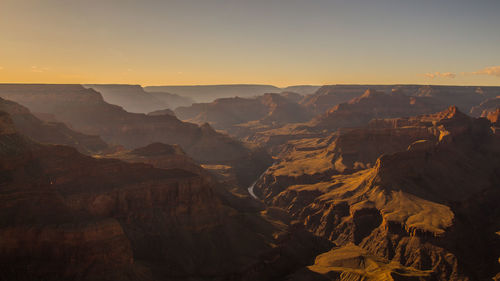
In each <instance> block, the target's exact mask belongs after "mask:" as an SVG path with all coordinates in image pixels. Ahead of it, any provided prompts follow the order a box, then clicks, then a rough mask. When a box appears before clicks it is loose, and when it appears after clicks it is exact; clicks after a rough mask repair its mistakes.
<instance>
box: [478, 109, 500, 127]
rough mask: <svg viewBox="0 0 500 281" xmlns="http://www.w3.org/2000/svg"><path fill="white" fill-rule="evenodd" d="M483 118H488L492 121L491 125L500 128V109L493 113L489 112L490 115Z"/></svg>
mask: <svg viewBox="0 0 500 281" xmlns="http://www.w3.org/2000/svg"><path fill="white" fill-rule="evenodd" d="M482 117H486V118H487V119H488V120H490V122H491V124H493V125H494V126H497V127H498V126H500V108H497V109H496V110H494V111H491V112H488V114H486V116H484V115H483V116H482Z"/></svg>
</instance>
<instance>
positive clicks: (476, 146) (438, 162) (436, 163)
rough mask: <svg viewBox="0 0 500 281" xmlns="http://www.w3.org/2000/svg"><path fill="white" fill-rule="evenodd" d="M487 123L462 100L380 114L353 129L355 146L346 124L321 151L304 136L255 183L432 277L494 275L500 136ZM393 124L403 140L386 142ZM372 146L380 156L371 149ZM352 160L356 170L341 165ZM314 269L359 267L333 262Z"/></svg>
mask: <svg viewBox="0 0 500 281" xmlns="http://www.w3.org/2000/svg"><path fill="white" fill-rule="evenodd" d="M490 126H491V123H490V122H489V121H488V120H486V119H482V118H480V119H474V118H471V117H468V116H466V115H465V114H463V113H461V112H460V111H458V109H457V108H456V107H450V108H448V109H447V110H445V111H442V112H439V113H437V114H431V115H423V116H418V117H409V118H400V119H389V120H376V121H373V122H372V123H371V124H370V125H369V126H368V127H366V128H364V129H363V128H360V129H359V130H360V131H363V130H364V132H365V134H361V133H359V132H356V133H351V132H348V133H346V135H349V134H350V135H351V136H353V137H354V136H356V137H358V138H359V141H358V142H359V143H360V147H358V148H357V149H352V148H351V149H350V148H349V147H350V145H351V146H352V144H351V143H358V142H356V141H354V139H352V138H351V139H350V140H351V141H350V142H347V144H346V143H344V142H343V141H342V138H344V137H345V136H344V135H342V134H340V135H337V136H332V138H331V140H329V141H324V142H323V143H322V142H319V144H321V145H322V146H323V147H321V145H320V147H318V148H317V151H314V149H311V148H306V149H304V148H305V147H302V151H301V147H300V145H304V144H300V143H299V144H298V147H297V149H296V150H293V149H291V150H290V152H289V154H288V156H285V157H284V159H285V160H284V161H282V162H280V163H277V164H275V165H274V166H273V167H272V168H270V169H269V170H268V172H266V175H264V176H263V177H262V178H261V180H260V181H259V182H258V183H257V185H256V187H255V189H256V193H257V195H258V196H260V198H264V200H265V201H266V202H267V203H268V204H269V205H273V206H279V207H282V208H284V209H286V210H287V211H288V212H289V213H290V214H291V215H292V216H293V217H295V218H296V219H298V220H299V221H301V222H302V223H303V224H304V226H305V227H306V228H307V229H309V230H311V231H313V232H314V233H315V234H316V235H319V236H322V237H326V238H328V239H330V240H331V241H333V242H335V243H336V244H337V245H348V244H349V243H354V244H356V245H358V246H359V247H361V248H363V249H364V250H366V251H368V252H369V253H370V254H374V255H376V256H378V257H382V258H385V259H389V260H392V261H395V262H397V263H399V264H400V265H402V266H409V267H412V268H414V269H416V270H422V271H427V274H430V275H429V276H430V278H431V279H432V278H437V279H445V280H462V279H464V278H467V277H468V278H472V279H477V278H480V277H481V276H482V277H490V276H492V274H491V271H492V270H493V268H494V263H495V262H496V260H495V258H493V257H495V253H494V251H492V250H491V249H490V247H488V246H487V245H488V244H489V243H495V242H494V239H493V236H492V235H491V234H492V233H494V232H495V231H496V230H495V229H496V228H498V227H499V226H498V224H491V223H490V222H491V221H498V219H499V218H500V209H499V208H498V206H496V204H495V203H494V202H495V201H496V200H498V199H499V198H500V190H499V189H498V183H499V182H500V178H499V175H500V174H499V172H500V160H499V159H500V158H499V156H500V139H499V138H498V136H497V135H495V134H494V133H493V132H492V130H491V128H490ZM391 134H392V135H394V136H398V135H399V136H400V137H399V140H400V141H401V143H400V144H395V145H390V146H387V147H386V149H387V151H383V150H384V149H383V147H384V146H381V143H384V139H387V140H389V139H391V140H397V139H398V137H387V136H385V137H384V135H391ZM402 136H404V137H402ZM348 139H349V138H348ZM363 139H365V140H364V141H362V140H363ZM309 145H311V144H309ZM363 146H365V147H366V148H365V149H363V148H362V147H363ZM332 147H334V149H332ZM390 147H399V151H390V150H391V149H390ZM370 148H371V149H372V151H370ZM380 148H382V150H380V151H377V149H380ZM352 151H356V153H360V155H358V156H356V157H354V159H360V160H362V159H365V161H366V162H364V165H363V166H361V164H359V166H358V167H357V168H356V169H352V167H353V166H352V164H351V166H349V165H345V164H343V165H339V161H340V163H349V161H345V159H348V158H349V154H350V152H352ZM375 152H378V153H379V156H378V157H376V158H372V157H373V156H374V155H375V154H376V153H375ZM301 153H304V154H307V155H308V156H312V157H308V156H300V154H301ZM343 153H346V154H347V155H346V156H345V157H344V156H343ZM314 155H320V156H318V157H315V156H314ZM328 157H330V158H328ZM325 159H329V160H328V161H327V160H325ZM360 163H363V161H360ZM346 166H347V167H350V168H351V170H344V169H339V167H342V168H344V167H346ZM483 207H484V209H483ZM486 209H488V210H489V211H486ZM490 211H491V212H490ZM472 226H474V227H475V228H476V229H481V231H480V232H476V231H472V230H471V227H472ZM478 241H481V242H478ZM483 241H484V242H483ZM486 257H488V258H486ZM479 260H480V261H481V262H478V261H479ZM317 262H319V263H320V264H321V263H322V262H321V261H318V260H317ZM479 264H481V270H480V271H477V270H475V269H476V267H477V265H479ZM309 270H311V268H309ZM314 270H315V271H318V270H319V271H321V274H324V273H325V272H326V271H328V272H329V271H341V272H342V271H344V272H352V271H353V270H352V269H349V270H348V269H346V270H340V269H338V268H337V269H335V266H333V265H332V266H331V267H330V269H328V270H327V269H324V268H323V269H321V268H318V267H316V268H314ZM314 270H313V271H314ZM358 273H359V271H358ZM365 274H368V273H366V272H365ZM490 274H491V275H490Z"/></svg>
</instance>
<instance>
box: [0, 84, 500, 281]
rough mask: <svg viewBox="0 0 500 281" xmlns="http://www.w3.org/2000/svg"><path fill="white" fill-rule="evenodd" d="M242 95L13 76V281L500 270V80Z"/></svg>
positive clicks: (9, 213)
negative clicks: (22, 80) (17, 80)
mask: <svg viewBox="0 0 500 281" xmlns="http://www.w3.org/2000/svg"><path fill="white" fill-rule="evenodd" d="M233 86H234V85H233ZM233 86H231V87H230V86H224V87H221V86H213V87H208V88H209V89H208V90H206V89H205V88H203V87H204V86H199V87H186V89H182V90H186V91H187V92H182V91H178V92H176V91H174V90H176V89H177V88H175V87H172V88H162V87H158V88H155V87H144V88H143V87H141V86H139V85H90V84H89V85H85V87H84V86H82V85H51V84H43V85H42V84H0V97H1V98H0V154H1V158H0V202H1V204H0V218H1V220H0V221H1V223H0V261H1V262H0V280H35V279H36V280H151V281H154V280H172V281H173V280H200V281H201V280H487V279H491V278H493V277H495V276H497V277H498V274H499V273H498V272H500V268H499V266H500V264H499V263H498V257H499V256H500V254H499V253H498V249H500V239H499V237H500V236H498V231H499V230H500V224H499V222H500V208H499V207H498V201H499V200H500V189H499V186H500V134H499V132H500V130H499V129H498V128H499V121H498V120H499V116H500V108H499V107H498V104H497V99H498V96H499V94H500V87H468V86H467V87H465V86H464V87H460V86H423V85H326V86H322V87H313V86H298V87H289V88H277V87H268V86H265V87H264V86H263V87H260V86H259V87H254V86H251V85H247V86H245V87H243V86H241V87H243V88H245V90H244V91H243V90H242V91H241V94H234V95H233V93H234V92H235V91H236V92H237V91H238V89H239V88H238V87H240V86H234V87H233ZM221 89H222V90H221ZM205 90H206V91H205ZM155 91H162V92H163V93H167V92H168V93H172V94H171V95H175V94H181V95H183V96H184V94H185V93H189V91H193V92H192V94H186V95H185V96H186V97H188V98H184V99H183V102H185V103H184V104H182V105H181V106H177V107H175V108H174V107H172V106H171V104H173V103H171V104H169V102H168V100H167V99H164V100H161V99H159V98H158V95H157V94H159V93H160V92H155ZM217 91H221V92H220V93H219V95H220V96H219V97H217V98H216V99H215V100H208V98H207V97H210V96H212V95H215V96H216V95H217V93H216V92H217ZM199 96H204V98H207V100H206V101H204V100H203V99H201V100H200V101H201V102H194V101H193V100H191V101H193V102H191V101H190V100H189V98H193V99H195V98H199ZM168 97H169V98H172V96H168ZM469 114H470V115H469ZM497 277H495V278H497Z"/></svg>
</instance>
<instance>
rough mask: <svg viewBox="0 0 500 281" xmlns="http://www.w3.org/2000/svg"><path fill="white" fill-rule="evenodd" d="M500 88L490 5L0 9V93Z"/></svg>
mask: <svg viewBox="0 0 500 281" xmlns="http://www.w3.org/2000/svg"><path fill="white" fill-rule="evenodd" d="M10 82H16V83H27V82H30V83H128V84H142V85H183V84H190V85H192V84H228V83H231V84H232V83H260V84H273V85H277V86H287V85H296V84H317V85H320V84H336V83H359V84H362V83H374V84H393V83H401V84H409V83H416V84H449V85H500V1H499V0H475V1H472V0H467V1H466V0H447V1H444V0H443V1H441V0H432V1H429V0H418V1H417V0H407V1H404V0H394V1H379V0H366V1H359V0H345V1H337V0H309V1H305V0H300V1H299V0H275V1H273V0H232V1H222V0H180V1H170V0H164V1H152V0H149V1H144V0H143V1H139V0H135V1H133V0H130V1H129V0H109V1H106V0H99V1H97V0H58V1H56V0H0V83H10Z"/></svg>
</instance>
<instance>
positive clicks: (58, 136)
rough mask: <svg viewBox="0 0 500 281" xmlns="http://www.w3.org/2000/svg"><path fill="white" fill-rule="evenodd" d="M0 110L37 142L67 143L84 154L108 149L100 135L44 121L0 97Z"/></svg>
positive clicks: (24, 108) (18, 105) (22, 107)
mask: <svg viewBox="0 0 500 281" xmlns="http://www.w3.org/2000/svg"><path fill="white" fill-rule="evenodd" d="M0 111H4V112H7V113H8V114H9V115H10V116H11V118H12V120H13V122H14V125H15V126H16V128H17V129H18V130H19V132H21V133H22V134H24V135H26V136H28V137H30V138H31V139H33V140H35V141H37V142H40V143H51V144H63V145H69V146H72V147H75V148H76V149H78V151H80V152H82V153H85V154H95V153H99V152H101V151H105V150H108V149H109V147H108V145H107V144H106V143H105V142H104V141H103V140H102V139H101V138H100V137H98V136H92V135H86V134H82V133H79V132H76V131H73V130H71V129H70V128H68V127H67V126H66V125H65V124H63V123H60V122H44V121H42V120H40V119H38V118H37V117H35V116H34V115H33V114H31V112H30V111H29V109H27V108H26V107H24V106H22V105H20V104H17V103H15V102H12V101H8V100H5V99H2V98H0Z"/></svg>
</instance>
